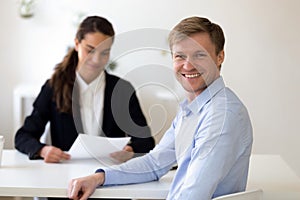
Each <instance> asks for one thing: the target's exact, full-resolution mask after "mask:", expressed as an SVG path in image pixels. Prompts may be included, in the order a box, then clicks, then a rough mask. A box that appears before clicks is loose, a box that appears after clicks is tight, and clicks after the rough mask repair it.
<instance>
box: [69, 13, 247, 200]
mask: <svg viewBox="0 0 300 200" xmlns="http://www.w3.org/2000/svg"><path fill="white" fill-rule="evenodd" d="M224 43H225V39H224V34H223V31H222V29H221V28H220V26H219V25H217V24H214V23H212V22H210V21H209V20H208V19H206V18H201V17H190V18H187V19H184V20H182V21H181V22H180V23H179V24H178V25H176V26H175V27H174V28H173V30H172V31H171V32H170V35H169V44H170V49H171V52H172V59H173V68H174V72H175V76H176V78H177V80H178V81H179V82H180V84H181V85H182V87H183V88H184V89H185V91H186V97H187V98H186V99H185V100H184V101H183V102H182V103H181V104H180V110H179V112H178V114H177V115H176V117H175V119H174V120H173V123H172V125H171V127H170V128H169V129H168V131H167V132H166V133H165V134H164V136H163V138H162V139H161V141H160V143H159V144H158V145H157V146H156V147H155V148H154V149H153V150H152V151H151V152H150V153H148V154H146V155H145V156H143V157H139V158H135V159H132V160H130V161H128V162H126V163H124V164H122V165H117V166H112V167H110V168H101V169H98V170H97V171H96V173H94V174H92V175H90V176H87V177H82V178H78V179H74V180H72V181H71V182H70V184H69V189H68V195H69V197H70V198H73V199H87V198H88V197H89V196H90V195H91V194H92V193H93V192H94V190H95V189H96V188H97V187H99V186H102V185H115V184H131V183H141V182H147V181H153V180H158V179H159V178H160V177H162V176H163V175H164V174H166V173H167V172H168V171H169V170H170V168H171V167H172V166H173V165H174V164H177V165H178V169H177V172H176V174H175V177H174V179H173V182H172V185H171V187H170V191H169V194H168V197H167V199H169V200H178V199H182V200H195V199H197V200H208V199H211V198H214V197H217V196H221V195H225V194H230V193H235V192H240V191H244V190H245V188H246V183H247V177H248V168H249V158H250V154H251V148H252V141H253V138H252V126H251V121H250V118H249V115H248V112H247V109H246V107H245V106H244V105H243V103H242V102H241V101H240V100H239V98H238V97H237V96H236V95H235V94H234V93H233V92H232V91H231V90H230V89H229V88H227V87H225V84H224V81H223V78H222V77H221V76H220V70H221V64H222V63H223V61H224Z"/></svg>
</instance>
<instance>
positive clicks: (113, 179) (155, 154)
mask: <svg viewBox="0 0 300 200" xmlns="http://www.w3.org/2000/svg"><path fill="white" fill-rule="evenodd" d="M174 124H175V123H174V122H173V123H172V125H171V127H170V128H169V129H168V131H167V132H166V133H165V135H164V136H163V138H162V139H161V141H160V143H159V144H158V145H156V147H155V148H154V149H153V150H151V151H150V153H148V154H146V155H144V156H141V157H137V158H134V159H131V160H129V161H127V162H126V163H123V164H121V165H115V166H112V167H106V168H103V170H104V171H105V182H104V185H120V184H131V183H142V182H148V181H154V180H158V179H159V178H160V177H162V176H163V175H164V174H166V173H167V172H168V171H169V170H170V168H171V167H172V166H173V165H174V164H175V163H176V156H175V147H174V145H175V141H174V139H175V138H174Z"/></svg>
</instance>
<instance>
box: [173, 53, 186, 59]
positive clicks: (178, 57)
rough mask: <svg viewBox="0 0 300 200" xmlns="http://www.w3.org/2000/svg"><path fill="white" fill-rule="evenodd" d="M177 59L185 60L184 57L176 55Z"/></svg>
mask: <svg viewBox="0 0 300 200" xmlns="http://www.w3.org/2000/svg"><path fill="white" fill-rule="evenodd" d="M175 59H185V56H184V55H179V54H178V55H175Z"/></svg>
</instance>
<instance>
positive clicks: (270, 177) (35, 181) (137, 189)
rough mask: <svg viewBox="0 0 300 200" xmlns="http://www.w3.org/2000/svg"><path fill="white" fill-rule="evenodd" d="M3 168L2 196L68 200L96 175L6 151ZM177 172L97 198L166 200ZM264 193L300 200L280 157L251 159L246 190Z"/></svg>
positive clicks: (270, 198)
mask: <svg viewBox="0 0 300 200" xmlns="http://www.w3.org/2000/svg"><path fill="white" fill-rule="evenodd" d="M2 159H3V160H2V166H1V167H0V196H14V197H66V193H67V185H68V183H69V181H70V180H71V179H72V178H75V177H81V176H86V175H89V174H91V173H93V172H94V171H95V170H96V169H97V168H98V167H99V163H98V162H97V161H96V160H85V161H83V160H81V161H79V160H77V161H76V160H71V161H68V162H64V163H59V164H46V163H44V162H43V161H42V160H28V158H27V156H26V155H24V154H21V153H18V152H17V151H15V150H4V152H3V158H2ZM173 175H174V171H171V172H169V173H168V174H167V175H165V176H164V177H162V179H161V180H159V181H154V182H150V183H143V184H133V185H124V186H110V187H102V188H101V189H97V190H96V191H95V193H94V194H93V196H92V197H94V198H100V197H103V198H109V197H111V198H134V199H164V198H166V196H167V193H168V190H169V187H170V183H171V181H172V178H173ZM258 188H260V189H262V190H263V191H264V200H299V199H300V178H299V177H297V175H296V174H295V173H294V172H293V171H292V170H291V169H290V168H289V166H288V165H287V164H286V162H285V161H284V160H283V159H282V158H281V157H280V156H279V155H252V156H251V162H250V170H249V178H248V185H247V190H252V189H258Z"/></svg>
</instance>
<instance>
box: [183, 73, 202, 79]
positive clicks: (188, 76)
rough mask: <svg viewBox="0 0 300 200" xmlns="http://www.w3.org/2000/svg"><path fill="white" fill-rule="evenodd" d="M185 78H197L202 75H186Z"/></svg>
mask: <svg viewBox="0 0 300 200" xmlns="http://www.w3.org/2000/svg"><path fill="white" fill-rule="evenodd" d="M184 76H185V77H186V78H195V77H198V76H200V74H199V73H197V74H185V75H184Z"/></svg>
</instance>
